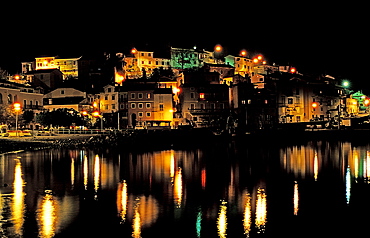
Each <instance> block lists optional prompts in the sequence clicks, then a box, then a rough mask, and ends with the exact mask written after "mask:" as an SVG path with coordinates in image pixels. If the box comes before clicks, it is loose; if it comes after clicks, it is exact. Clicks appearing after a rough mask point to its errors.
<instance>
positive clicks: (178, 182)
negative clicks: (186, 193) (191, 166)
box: [173, 168, 182, 208]
mask: <svg viewBox="0 0 370 238" xmlns="http://www.w3.org/2000/svg"><path fill="white" fill-rule="evenodd" d="M173 190H174V200H175V205H176V206H177V207H178V208H180V207H181V202H182V171H181V168H178V171H177V173H176V174H175V180H174V188H173Z"/></svg>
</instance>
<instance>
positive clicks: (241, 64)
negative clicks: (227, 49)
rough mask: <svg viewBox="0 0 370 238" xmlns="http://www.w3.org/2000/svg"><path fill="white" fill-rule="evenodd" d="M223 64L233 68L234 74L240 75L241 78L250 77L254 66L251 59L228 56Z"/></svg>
mask: <svg viewBox="0 0 370 238" xmlns="http://www.w3.org/2000/svg"><path fill="white" fill-rule="evenodd" d="M225 64H227V65H231V66H233V67H235V74H240V75H241V76H243V77H245V76H246V75H250V74H251V73H252V71H253V66H254V64H253V62H252V60H251V59H249V58H247V57H241V56H240V57H238V56H233V55H228V56H226V57H225Z"/></svg>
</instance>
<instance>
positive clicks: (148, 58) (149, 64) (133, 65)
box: [124, 48, 170, 79]
mask: <svg viewBox="0 0 370 238" xmlns="http://www.w3.org/2000/svg"><path fill="white" fill-rule="evenodd" d="M124 62H125V66H124V70H125V74H126V76H127V78H129V79H133V78H140V77H143V76H144V72H145V74H146V76H150V75H151V74H152V73H153V70H154V69H155V68H160V67H162V68H165V69H167V68H169V67H170V59H165V58H154V52H151V51H138V50H136V49H135V48H134V49H132V50H131V54H130V55H129V56H126V57H125V58H124Z"/></svg>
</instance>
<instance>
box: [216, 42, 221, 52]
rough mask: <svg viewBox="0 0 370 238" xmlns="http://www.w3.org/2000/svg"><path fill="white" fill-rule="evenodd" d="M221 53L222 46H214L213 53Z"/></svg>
mask: <svg viewBox="0 0 370 238" xmlns="http://www.w3.org/2000/svg"><path fill="white" fill-rule="evenodd" d="M221 51H222V46H221V45H220V44H218V45H216V46H215V52H218V53H220V52H221Z"/></svg>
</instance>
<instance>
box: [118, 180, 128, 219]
mask: <svg viewBox="0 0 370 238" xmlns="http://www.w3.org/2000/svg"><path fill="white" fill-rule="evenodd" d="M127 202H128V193H127V183H126V181H125V180H124V181H122V182H120V183H119V184H118V190H117V208H118V214H119V217H120V218H121V223H124V222H125V220H126V214H127Z"/></svg>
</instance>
